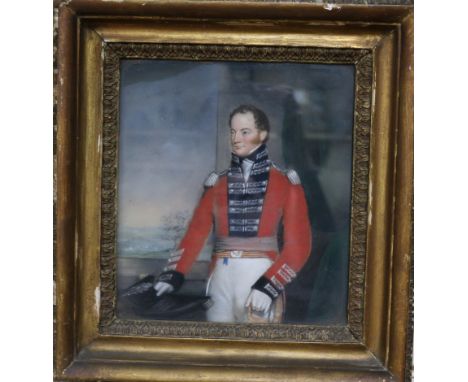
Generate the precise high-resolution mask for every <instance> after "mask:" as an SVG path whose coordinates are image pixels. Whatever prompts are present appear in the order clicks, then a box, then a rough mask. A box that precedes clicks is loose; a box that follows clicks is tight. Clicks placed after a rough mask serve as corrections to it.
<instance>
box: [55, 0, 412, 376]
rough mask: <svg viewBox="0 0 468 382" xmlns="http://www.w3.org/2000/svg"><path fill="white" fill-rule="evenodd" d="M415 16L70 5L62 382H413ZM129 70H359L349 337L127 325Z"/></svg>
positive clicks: (61, 81) (60, 154) (64, 82)
mask: <svg viewBox="0 0 468 382" xmlns="http://www.w3.org/2000/svg"><path fill="white" fill-rule="evenodd" d="M412 12H413V11H412V8H411V7H406V6H405V7H403V6H391V7H388V6H372V7H365V6H340V7H336V8H332V9H331V10H329V7H323V6H320V5H315V4H308V3H290V2H284V3H283V2H275V3H274V4H273V3H268V2H255V1H252V2H251V1H247V2H245V1H242V2H224V1H195V2H192V1H175V2H171V3H168V2H164V1H148V2H143V1H139V0H134V1H123V2H117V3H115V2H114V3H113V2H108V1H104V0H102V1H101V0H99V1H87V0H76V1H73V0H71V1H67V2H64V3H62V4H60V5H59V41H58V59H57V60H58V65H59V74H58V81H57V94H58V101H57V104H58V105H57V106H58V110H57V204H56V217H57V245H56V284H57V304H56V321H57V323H56V346H55V375H56V378H57V379H58V380H75V379H80V380H82V379H84V380H97V379H99V380H101V379H105V380H134V381H140V380H148V381H149V380H151V381H156V380H161V381H166V380H180V381H182V380H192V379H193V380H194V379H197V378H198V379H205V380H213V381H221V380H226V381H228V380H229V381H231V380H236V381H237V380H241V381H250V380H270V379H278V378H279V379H294V380H301V381H302V380H320V381H323V380H330V381H334V380H336V381H338V380H346V381H352V380H389V379H392V380H401V381H402V380H405V379H407V378H409V377H408V362H407V361H408V358H409V357H410V355H409V354H408V351H409V350H408V349H409V348H411V344H410V342H409V341H408V338H411V331H410V330H409V329H408V327H409V319H408V318H409V316H410V314H409V313H410V312H409V310H410V306H409V301H410V297H411V290H410V276H411V256H412V255H411V253H412V251H411V248H412V240H411V229H412V220H411V209H412V176H413V175H412V174H413V173H412V152H413V148H412V86H413V85H412V76H413V75H412V38H413V37H412V33H413V32H412V22H413V13H412ZM122 58H163V59H164V58H166V59H181V60H230V61H233V60H238V61H243V60H244V61H245V60H249V61H268V62H272V61H280V62H310V63H349V64H353V65H355V68H356V88H355V124H354V135H353V136H354V138H353V191H352V219H351V227H352V228H351V252H350V269H349V276H350V281H349V286H350V288H349V303H348V325H347V326H340V327H338V326H336V327H324V326H320V327H314V326H310V325H238V324H213V323H204V322H200V323H186V322H169V321H166V322H165V321H157V322H156V321H154V322H152V321H131V320H120V319H118V318H116V317H115V232H116V229H115V228H116V227H115V224H116V213H117V211H116V203H115V201H116V196H117V188H116V186H117V182H116V179H117V175H118V163H117V152H118V131H119V130H118V116H119V110H118V108H119V62H120V59H122Z"/></svg>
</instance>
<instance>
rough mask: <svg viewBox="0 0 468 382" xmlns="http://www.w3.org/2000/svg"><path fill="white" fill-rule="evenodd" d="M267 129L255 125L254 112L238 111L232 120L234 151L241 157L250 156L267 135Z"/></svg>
mask: <svg viewBox="0 0 468 382" xmlns="http://www.w3.org/2000/svg"><path fill="white" fill-rule="evenodd" d="M267 134H268V133H267V132H266V131H261V130H259V129H257V127H256V126H255V119H254V116H253V114H252V113H250V112H248V113H238V114H236V115H234V117H232V120H231V146H232V152H233V153H234V154H236V155H238V156H240V157H246V156H248V155H249V154H250V153H251V152H252V151H253V150H254V149H255V148H256V147H258V146H259V145H261V144H262V143H263V141H264V140H265V139H266V137H267Z"/></svg>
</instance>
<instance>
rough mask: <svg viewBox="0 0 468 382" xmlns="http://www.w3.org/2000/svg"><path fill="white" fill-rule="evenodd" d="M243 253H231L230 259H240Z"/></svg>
mask: <svg viewBox="0 0 468 382" xmlns="http://www.w3.org/2000/svg"><path fill="white" fill-rule="evenodd" d="M243 253H244V251H231V257H236V258H239V257H242V254H243Z"/></svg>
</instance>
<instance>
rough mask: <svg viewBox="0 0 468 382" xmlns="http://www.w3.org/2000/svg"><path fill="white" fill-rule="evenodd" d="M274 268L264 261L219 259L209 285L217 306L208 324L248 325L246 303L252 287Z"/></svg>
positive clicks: (213, 306) (208, 287) (212, 309)
mask: <svg viewBox="0 0 468 382" xmlns="http://www.w3.org/2000/svg"><path fill="white" fill-rule="evenodd" d="M271 264H272V261H271V260H270V259H269V258H263V257H262V258H220V259H217V260H216V265H215V268H214V270H213V273H212V275H211V277H210V280H209V281H208V285H207V294H208V295H209V296H211V300H212V302H213V305H212V306H211V308H210V309H208V311H207V319H208V321H213V322H247V308H246V307H245V302H246V300H247V297H248V295H249V293H250V291H251V287H252V285H253V284H255V282H256V281H257V280H258V279H259V277H260V276H262V275H263V274H264V273H265V272H266V270H267V269H268V268H270V266H271Z"/></svg>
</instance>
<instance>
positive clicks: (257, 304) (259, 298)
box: [245, 289, 272, 312]
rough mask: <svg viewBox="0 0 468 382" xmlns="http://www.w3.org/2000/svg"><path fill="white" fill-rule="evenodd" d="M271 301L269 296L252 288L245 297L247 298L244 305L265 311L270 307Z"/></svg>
mask: <svg viewBox="0 0 468 382" xmlns="http://www.w3.org/2000/svg"><path fill="white" fill-rule="evenodd" d="M271 302H272V300H271V297H270V296H268V295H267V294H265V293H263V292H260V291H259V290H256V289H252V291H251V292H250V294H249V297H247V300H246V301H245V307H248V306H249V305H250V306H251V307H252V309H253V310H256V311H258V312H266V311H268V309H270V305H271Z"/></svg>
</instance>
